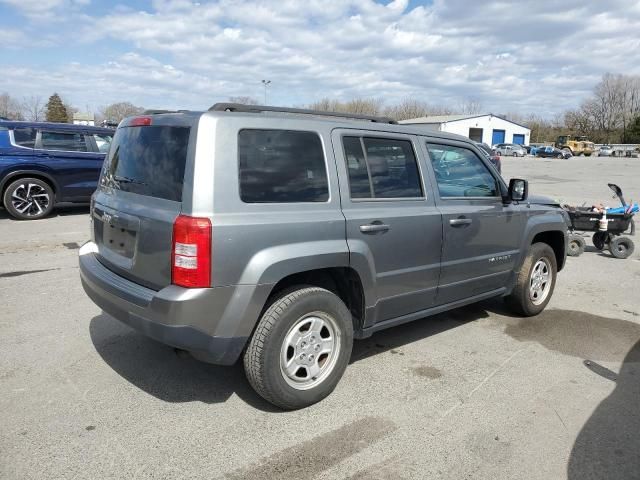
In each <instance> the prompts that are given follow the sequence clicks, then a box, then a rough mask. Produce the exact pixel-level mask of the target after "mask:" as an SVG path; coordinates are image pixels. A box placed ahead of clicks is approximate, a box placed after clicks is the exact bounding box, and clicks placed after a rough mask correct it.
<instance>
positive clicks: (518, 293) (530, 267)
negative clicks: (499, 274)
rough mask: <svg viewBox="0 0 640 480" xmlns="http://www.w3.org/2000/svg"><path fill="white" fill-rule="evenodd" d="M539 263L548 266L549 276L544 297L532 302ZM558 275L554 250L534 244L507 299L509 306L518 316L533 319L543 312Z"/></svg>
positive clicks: (547, 246)
mask: <svg viewBox="0 0 640 480" xmlns="http://www.w3.org/2000/svg"><path fill="white" fill-rule="evenodd" d="M539 262H543V263H544V264H545V265H546V269H547V272H548V274H549V277H548V280H547V282H546V283H545V284H544V285H546V286H545V287H543V288H544V292H546V293H544V296H540V297H539V301H535V302H534V300H532V294H531V291H533V290H534V288H533V283H534V280H533V274H534V269H536V268H537V267H538V264H539ZM557 273H558V265H557V262H556V255H555V253H554V252H553V249H552V248H551V247H550V246H549V245H547V244H546V243H534V244H533V245H531V247H530V248H529V253H528V254H527V257H526V258H525V260H524V262H523V264H522V266H521V267H520V270H519V272H518V275H517V277H516V284H515V286H514V288H513V290H512V291H511V293H510V294H509V295H508V296H507V297H506V298H505V300H506V302H507V305H508V306H509V307H510V308H511V309H512V310H513V311H514V312H515V313H517V314H519V315H522V316H524V317H532V316H534V315H538V314H539V313H540V312H542V311H543V310H544V309H545V307H546V306H547V304H548V303H549V300H551V296H552V295H553V289H554V288H555V285H556V276H557Z"/></svg>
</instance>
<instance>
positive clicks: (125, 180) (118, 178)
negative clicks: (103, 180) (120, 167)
mask: <svg viewBox="0 0 640 480" xmlns="http://www.w3.org/2000/svg"><path fill="white" fill-rule="evenodd" d="M113 179H114V180H115V181H116V182H118V183H135V184H136V185H147V184H146V183H145V182H141V181H140V180H136V179H135V178H130V177H121V176H120V175H114V176H113Z"/></svg>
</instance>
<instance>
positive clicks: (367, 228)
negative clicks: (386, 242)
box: [360, 223, 389, 233]
mask: <svg viewBox="0 0 640 480" xmlns="http://www.w3.org/2000/svg"><path fill="white" fill-rule="evenodd" d="M388 230H389V225H385V224H384V223H370V224H369V225H360V231H361V232H362V233H378V232H386V231H388Z"/></svg>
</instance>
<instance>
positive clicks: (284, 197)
mask: <svg viewBox="0 0 640 480" xmlns="http://www.w3.org/2000/svg"><path fill="white" fill-rule="evenodd" d="M238 154H239V159H238V160H239V174H240V198H241V200H242V201H243V202H245V203H293V202H326V201H328V200H329V185H328V181H327V169H326V165H325V158H324V151H323V148H322V142H321V141H320V137H319V136H318V134H317V133H314V132H301V131H292V130H251V129H246V130H241V131H240V132H239V134H238Z"/></svg>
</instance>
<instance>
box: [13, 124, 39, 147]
mask: <svg viewBox="0 0 640 480" xmlns="http://www.w3.org/2000/svg"><path fill="white" fill-rule="evenodd" d="M13 140H14V142H15V144H16V145H19V146H21V147H26V148H34V147H35V144H36V129H35V128H14V129H13Z"/></svg>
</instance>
